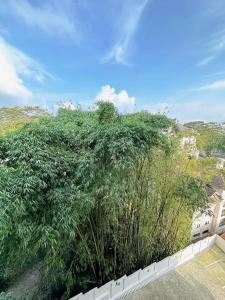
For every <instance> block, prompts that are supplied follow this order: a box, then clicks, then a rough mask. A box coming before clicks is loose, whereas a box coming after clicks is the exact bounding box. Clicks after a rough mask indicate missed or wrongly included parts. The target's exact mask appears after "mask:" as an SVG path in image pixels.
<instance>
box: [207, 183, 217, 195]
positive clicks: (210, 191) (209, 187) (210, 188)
mask: <svg viewBox="0 0 225 300" xmlns="http://www.w3.org/2000/svg"><path fill="white" fill-rule="evenodd" d="M205 190H206V193H207V196H208V197H211V196H212V195H214V194H215V193H216V191H215V190H214V188H213V187H212V186H211V185H209V184H207V185H206V187H205Z"/></svg>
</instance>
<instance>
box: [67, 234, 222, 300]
mask: <svg viewBox="0 0 225 300" xmlns="http://www.w3.org/2000/svg"><path fill="white" fill-rule="evenodd" d="M122 298H125V299H127V300H146V299H147V300H148V299H151V300H161V299H163V300H164V299H166V300H179V299H188V300H212V299H218V300H222V299H225V240H224V239H222V238H221V237H220V236H218V235H213V236H210V237H207V238H205V239H203V240H200V241H198V242H196V243H194V244H192V245H189V246H188V247H186V248H184V249H183V250H180V251H179V252H177V253H175V254H174V255H172V256H169V257H167V258H165V259H163V260H161V261H159V262H158V263H153V264H152V265H149V266H148V267H146V268H144V269H140V270H137V271H136V272H134V273H133V274H131V275H129V276H127V275H124V276H123V277H121V278H119V279H117V280H112V281H110V282H108V283H106V284H105V285H103V286H101V287H99V288H94V289H92V290H90V291H89V292H87V293H86V294H83V293H80V294H78V295H76V296H74V297H72V298H71V300H116V299H122Z"/></svg>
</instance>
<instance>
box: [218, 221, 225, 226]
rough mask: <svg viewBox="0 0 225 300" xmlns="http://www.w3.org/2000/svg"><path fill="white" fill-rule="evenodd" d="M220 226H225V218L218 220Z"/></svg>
mask: <svg viewBox="0 0 225 300" xmlns="http://www.w3.org/2000/svg"><path fill="white" fill-rule="evenodd" d="M219 226H220V227H222V226H225V219H223V220H222V221H221V222H220V225H219Z"/></svg>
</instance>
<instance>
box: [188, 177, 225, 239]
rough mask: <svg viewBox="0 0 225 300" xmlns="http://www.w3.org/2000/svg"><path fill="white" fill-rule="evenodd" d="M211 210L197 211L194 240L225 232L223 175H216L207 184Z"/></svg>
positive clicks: (193, 230) (224, 184)
mask: <svg viewBox="0 0 225 300" xmlns="http://www.w3.org/2000/svg"><path fill="white" fill-rule="evenodd" d="M206 192H207V195H208V197H209V210H208V211H206V212H204V213H196V214H195V215H194V216H193V222H192V233H191V235H192V240H193V241H194V240H197V239H201V238H204V237H206V236H208V235H212V234H215V233H217V234H221V233H223V232H225V181H224V178H223V176H222V175H219V176H215V177H214V178H213V179H212V181H211V182H210V183H209V184H208V185H207V186H206Z"/></svg>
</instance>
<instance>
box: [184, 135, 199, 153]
mask: <svg viewBox="0 0 225 300" xmlns="http://www.w3.org/2000/svg"><path fill="white" fill-rule="evenodd" d="M180 148H181V150H182V151H184V152H186V153H187V154H188V155H189V156H191V157H195V158H198V157H199V150H198V149H197V145H196V138H195V137H194V136H188V137H183V138H182V139H181V140H180Z"/></svg>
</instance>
